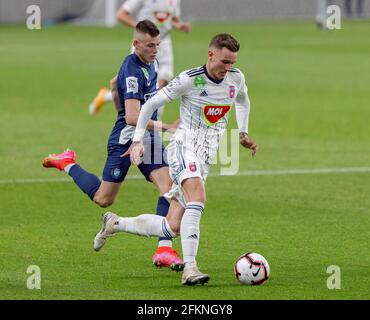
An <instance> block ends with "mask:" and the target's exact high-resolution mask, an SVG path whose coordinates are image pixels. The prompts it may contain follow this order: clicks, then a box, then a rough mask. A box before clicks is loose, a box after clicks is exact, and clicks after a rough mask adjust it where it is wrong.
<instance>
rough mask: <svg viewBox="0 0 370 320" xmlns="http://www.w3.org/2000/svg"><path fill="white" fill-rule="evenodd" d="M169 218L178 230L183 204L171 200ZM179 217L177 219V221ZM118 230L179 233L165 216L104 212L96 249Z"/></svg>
mask: <svg viewBox="0 0 370 320" xmlns="http://www.w3.org/2000/svg"><path fill="white" fill-rule="evenodd" d="M170 210H171V211H170V213H169V215H168V216H169V218H170V219H171V220H170V221H171V223H174V226H173V227H174V229H175V230H176V229H177V231H178V228H179V227H178V226H179V225H180V219H181V217H182V214H183V213H184V209H183V207H182V206H180V205H178V203H177V202H176V201H174V200H171V206H170ZM176 219H177V221H176ZM116 232H127V233H132V234H136V235H139V236H146V237H151V236H157V237H171V238H173V237H176V236H177V234H176V232H175V231H174V230H172V228H171V226H170V224H169V222H168V220H167V219H166V218H164V217H161V216H158V215H154V214H142V215H139V216H136V217H119V216H117V215H116V214H114V213H111V212H107V213H105V214H104V218H103V226H102V228H101V230H100V231H99V233H98V234H97V235H96V237H95V240H94V249H95V250H96V251H98V250H100V249H101V248H102V247H103V245H104V244H105V241H106V239H107V237H109V236H110V235H112V234H114V233H116Z"/></svg>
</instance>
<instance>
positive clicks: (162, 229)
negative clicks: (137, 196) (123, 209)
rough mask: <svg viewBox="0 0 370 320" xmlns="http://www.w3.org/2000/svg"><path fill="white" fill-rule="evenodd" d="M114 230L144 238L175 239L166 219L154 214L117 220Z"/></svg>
mask: <svg viewBox="0 0 370 320" xmlns="http://www.w3.org/2000/svg"><path fill="white" fill-rule="evenodd" d="M114 230H115V231H123V232H128V233H133V234H137V235H139V236H146V237H150V236H157V237H171V238H174V237H176V235H175V233H174V232H173V231H172V230H171V227H170V225H169V224H168V222H167V219H166V218H164V217H161V216H158V215H155V214H142V215H140V216H137V217H133V218H119V219H118V222H116V225H115V226H114Z"/></svg>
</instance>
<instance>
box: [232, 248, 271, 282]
mask: <svg viewBox="0 0 370 320" xmlns="http://www.w3.org/2000/svg"><path fill="white" fill-rule="evenodd" d="M234 273H235V276H236V279H238V281H239V282H240V283H242V284H249V285H260V284H263V283H264V282H266V281H267V279H268V278H269V276H270V266H269V264H268V262H267V260H266V259H265V258H264V257H263V256H261V255H260V254H258V253H255V252H248V253H246V254H243V255H242V256H240V257H239V258H238V260H236V262H235V264H234Z"/></svg>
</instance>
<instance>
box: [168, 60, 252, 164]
mask: <svg viewBox="0 0 370 320" xmlns="http://www.w3.org/2000/svg"><path fill="white" fill-rule="evenodd" d="M162 90H163V91H164V93H165V94H166V95H167V96H168V98H170V99H171V100H173V99H175V98H177V97H179V96H181V104H180V120H181V122H180V125H179V127H178V129H177V130H176V132H175V134H174V135H173V136H172V138H171V139H172V140H171V141H174V140H177V141H179V140H180V141H182V142H183V143H184V145H185V146H186V147H187V148H189V149H191V150H193V152H194V153H195V154H196V155H197V157H198V158H199V159H201V160H203V161H204V162H205V163H207V164H210V163H211V162H212V160H213V158H214V157H215V155H216V152H217V149H218V145H219V142H220V139H221V137H222V135H223V133H224V131H225V129H226V126H227V122H228V118H229V114H230V110H231V108H232V107H233V106H235V107H236V109H237V122H238V127H239V131H240V132H247V131H248V116H249V108H250V103H249V98H248V92H247V90H248V89H247V86H246V84H245V78H244V75H243V73H242V72H241V71H240V70H238V69H236V68H233V69H232V70H231V71H229V72H227V74H226V76H225V78H224V79H222V80H219V81H217V80H213V79H212V78H211V77H210V76H209V75H208V73H207V69H206V67H205V66H202V67H199V68H196V69H191V70H188V71H184V72H182V73H181V74H180V75H179V76H178V77H176V78H175V79H173V80H172V81H171V82H170V83H169V84H168V85H167V86H166V87H165V88H163V89H162Z"/></svg>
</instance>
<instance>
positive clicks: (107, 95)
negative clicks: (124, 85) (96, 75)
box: [104, 90, 113, 102]
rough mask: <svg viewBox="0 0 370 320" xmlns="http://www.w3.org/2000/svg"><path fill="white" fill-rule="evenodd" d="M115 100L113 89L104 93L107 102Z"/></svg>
mask: <svg viewBox="0 0 370 320" xmlns="http://www.w3.org/2000/svg"><path fill="white" fill-rule="evenodd" d="M112 100H113V96H112V91H110V90H109V91H108V92H107V93H106V94H105V95H104V101H105V102H109V101H112Z"/></svg>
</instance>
